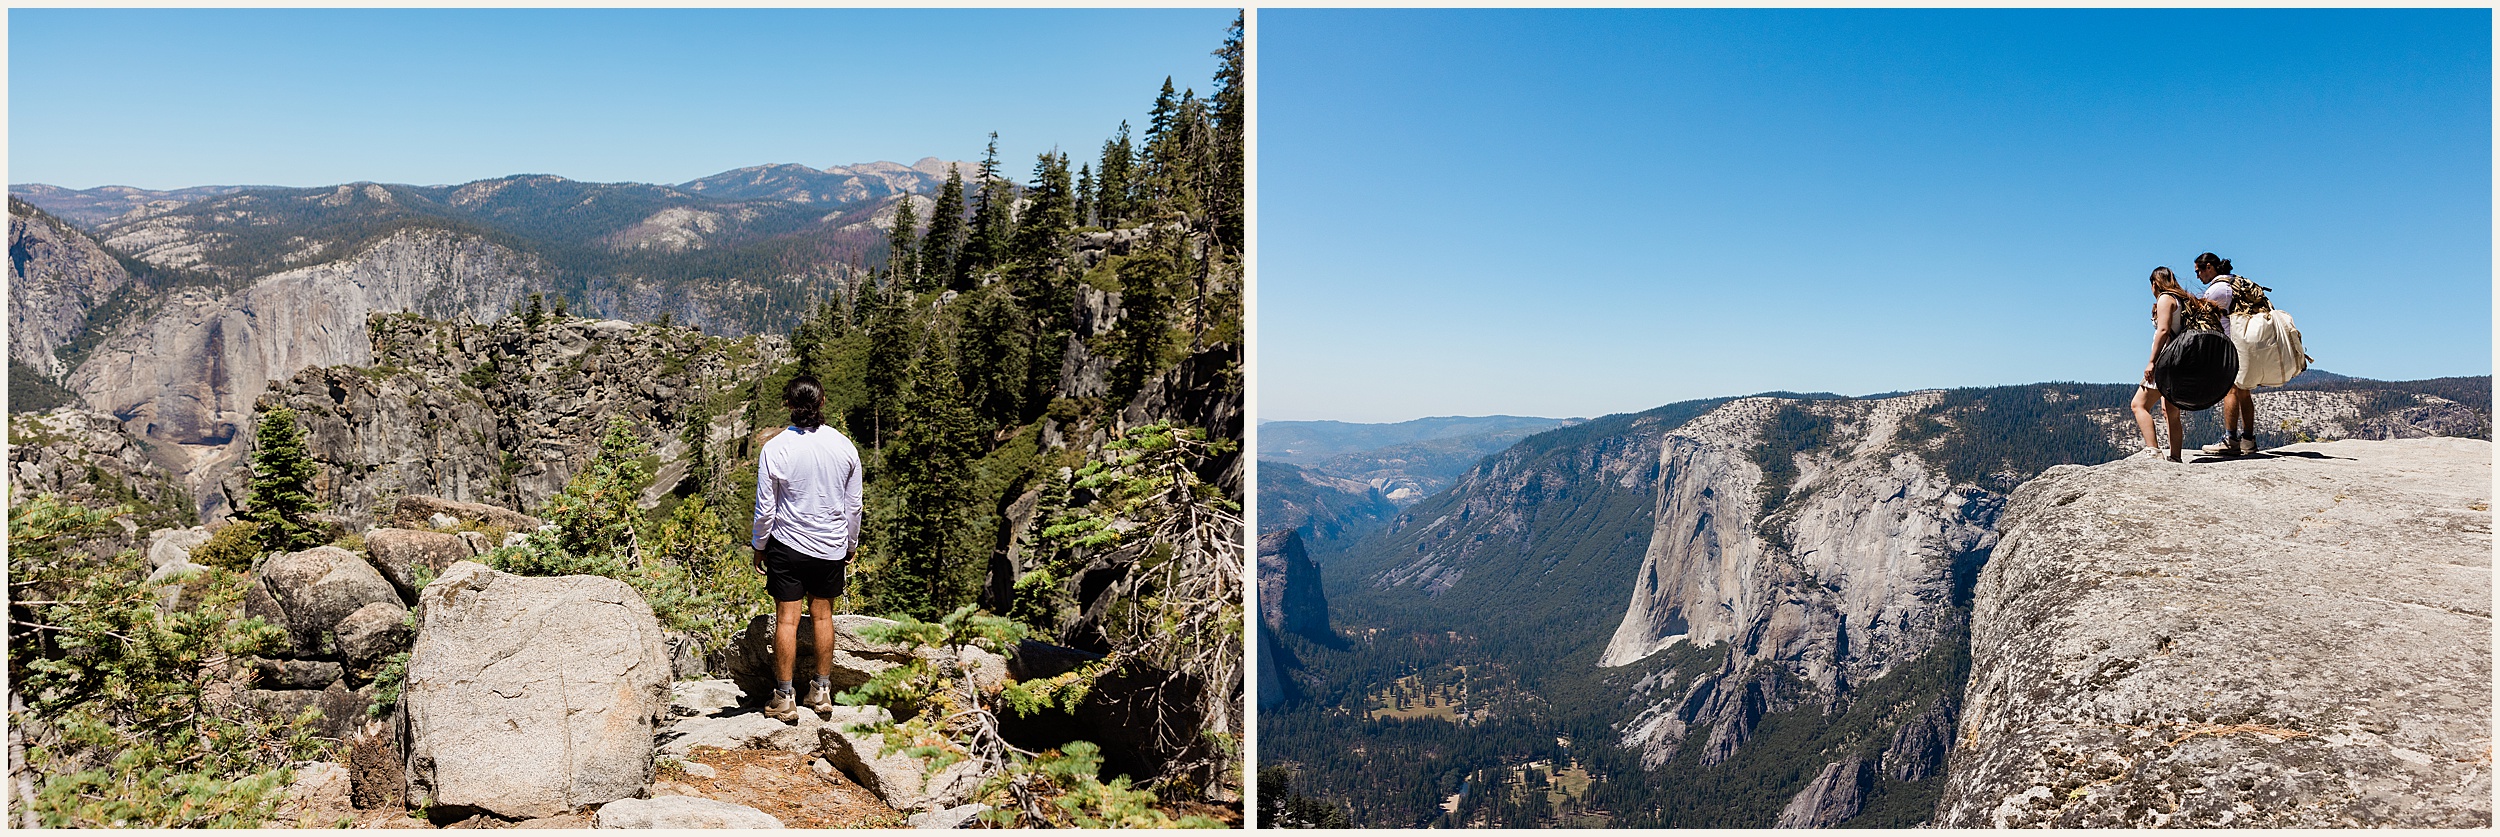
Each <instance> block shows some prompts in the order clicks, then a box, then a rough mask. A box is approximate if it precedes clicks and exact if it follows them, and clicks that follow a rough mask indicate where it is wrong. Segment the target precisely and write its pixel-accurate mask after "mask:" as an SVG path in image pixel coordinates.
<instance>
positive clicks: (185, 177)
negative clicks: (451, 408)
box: [8, 9, 1234, 189]
mask: <svg viewBox="0 0 2500 837" xmlns="http://www.w3.org/2000/svg"><path fill="white" fill-rule="evenodd" d="M1233 16H1234V12H1233V11H1232V10H1230V9H1180V10H1100V9H1097V10H1076V11H1063V10H996V9H956V10H939V9H923V10H902V11H876V10H823V9H805V10H738V11H706V10H593V9H556V10H477V9H425V10H301V9H282V10H172V9H126V10H59V9H12V10H10V11H9V137H8V140H9V160H8V165H9V170H8V181H9V182H11V183H26V182H43V183H51V184H53V185H57V186H68V187H72V188H88V187H93V186H101V185H106V184H121V185H128V186H138V187H142V188H151V189H165V188H175V187H183V186H198V185H207V184H269V185H282V186H320V185H329V184H335V183H345V182H351V181H357V180H375V181H382V182H392V183H413V184H438V183H462V182H467V181H470V180H476V179H480V178H487V177H499V176H503V175H508V174H518V173H546V174H556V175H561V176H564V177H569V178H573V179H576V180H593V181H619V180H632V181H641V182H657V183H677V182H683V181H686V180H691V179H694V178H697V177H702V176H704V175H709V174H714V173H717V172H721V171H725V170H728V169H733V168H740V167H745V166H753V165H761V164H766V163H804V164H807V165H811V166H818V167H823V166H828V165H841V164H849V163H862V162H869V161H874V160H894V161H898V162H903V163H910V162H912V161H914V160H917V159H919V158H921V157H925V156H938V157H944V158H948V159H966V160H971V159H978V158H979V157H980V155H981V148H982V144H983V143H984V142H985V141H986V140H987V137H988V134H989V132H991V131H997V132H998V133H999V154H1000V159H1001V160H1003V161H1005V162H1006V167H1007V170H1008V171H1009V172H1011V173H1013V174H1014V175H1016V176H1018V177H1022V176H1024V175H1025V174H1027V173H1029V171H1030V170H1031V168H1032V164H1033V163H1032V161H1033V158H1034V156H1035V155H1037V154H1039V153H1041V152H1043V151H1045V150H1047V149H1049V148H1051V147H1052V146H1054V145H1056V146H1058V147H1060V148H1061V149H1062V150H1065V151H1068V152H1069V155H1070V157H1071V158H1091V157H1093V156H1095V155H1096V154H1097V152H1098V151H1099V150H1100V145H1101V143H1102V141H1103V140H1104V139H1106V138H1108V137H1109V136H1110V135H1111V134H1112V132H1113V131H1114V130H1115V129H1116V128H1117V127H1118V125H1119V123H1120V120H1122V119H1127V120H1129V121H1130V122H1131V124H1132V125H1135V126H1138V129H1139V130H1141V131H1142V130H1143V127H1142V124H1140V123H1142V121H1143V120H1144V116H1145V113H1146V111H1147V110H1148V108H1149V106H1151V105H1152V104H1153V101H1154V96H1155V92H1156V90H1157V89H1159V87H1160V86H1161V84H1162V82H1163V78H1164V77H1165V76H1167V75H1169V76H1172V77H1173V84H1174V85H1175V86H1176V87H1179V88H1196V89H1197V90H1198V91H1199V93H1200V94H1201V95H1203V94H1205V93H1206V92H1207V90H1208V87H1209V79H1211V78H1212V77H1213V75H1214V73H1215V70H1216V66H1217V65H1216V59H1215V57H1214V56H1212V55H1210V54H1209V53H1210V52H1212V51H1213V50H1214V49H1216V47H1218V46H1219V45H1221V44H1222V42H1223V40H1224V30H1225V27H1226V26H1228V25H1230V24H1231V23H1232V19H1233Z"/></svg>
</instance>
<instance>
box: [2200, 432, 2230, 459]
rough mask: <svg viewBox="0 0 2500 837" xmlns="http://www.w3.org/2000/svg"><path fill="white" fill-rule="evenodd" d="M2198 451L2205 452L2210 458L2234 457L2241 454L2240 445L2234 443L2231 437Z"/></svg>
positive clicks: (2223, 438) (2225, 437)
mask: <svg viewBox="0 0 2500 837" xmlns="http://www.w3.org/2000/svg"><path fill="white" fill-rule="evenodd" d="M2197 450H2199V451H2203V452H2204V453H2205V454H2206V455H2208V456H2232V455H2237V454H2238V453H2239V452H2240V449H2239V444H2238V443H2237V442H2234V441H2232V440H2231V437H2229V436H2224V437H2222V441H2219V442H2215V443H2213V444H2210V445H2206V446H2204V447H2201V448H2197Z"/></svg>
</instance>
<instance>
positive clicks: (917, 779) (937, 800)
mask: <svg viewBox="0 0 2500 837" xmlns="http://www.w3.org/2000/svg"><path fill="white" fill-rule="evenodd" d="M818 734H819V735H821V736H823V747H824V750H823V752H824V753H825V758H826V759H827V760H828V761H831V762H832V763H833V766H834V767H835V768H836V769H838V770H841V771H842V772H843V773H845V774H847V775H849V776H850V777H851V778H852V779H853V780H854V781H857V782H859V783H860V785H861V786H862V787H866V788H867V789H869V790H870V791H873V792H875V793H876V794H877V798H879V799H883V800H885V804H887V805H891V806H894V809H895V810H897V811H931V810H941V809H945V808H952V807H954V806H956V805H960V804H963V802H964V800H965V799H966V798H967V797H968V796H970V795H971V793H972V792H973V790H974V789H976V788H978V787H979V786H980V784H981V779H982V778H983V777H982V775H981V773H980V772H979V770H978V769H977V768H975V767H974V763H973V762H972V761H958V762H956V763H954V764H951V765H948V766H947V767H945V768H943V769H941V770H938V771H937V772H936V773H934V774H933V773H931V772H930V771H929V765H928V762H925V761H922V760H921V759H920V758H919V757H917V756H912V755H908V754H905V753H903V752H902V751H900V750H895V751H892V752H888V747H887V746H886V743H885V736H883V735H881V734H878V733H872V732H855V731H853V730H852V729H850V728H849V727H847V726H843V725H838V724H826V725H825V726H823V727H822V728H820V732H819V733H818Z"/></svg>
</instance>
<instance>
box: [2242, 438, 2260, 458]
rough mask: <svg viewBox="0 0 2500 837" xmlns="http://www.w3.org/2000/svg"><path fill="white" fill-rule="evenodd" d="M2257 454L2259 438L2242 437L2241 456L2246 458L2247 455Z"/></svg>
mask: <svg viewBox="0 0 2500 837" xmlns="http://www.w3.org/2000/svg"><path fill="white" fill-rule="evenodd" d="M2256 452H2257V437H2255V436H2242V437H2240V454H2241V455H2243V456H2245V455H2247V454H2252V453H2256Z"/></svg>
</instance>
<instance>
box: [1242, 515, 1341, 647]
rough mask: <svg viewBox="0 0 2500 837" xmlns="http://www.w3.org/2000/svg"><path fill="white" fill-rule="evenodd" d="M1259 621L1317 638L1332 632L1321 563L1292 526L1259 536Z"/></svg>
mask: <svg viewBox="0 0 2500 837" xmlns="http://www.w3.org/2000/svg"><path fill="white" fill-rule="evenodd" d="M1259 621H1260V622H1261V623H1263V624H1265V625H1267V627H1268V628H1269V629H1270V630H1275V631H1282V632H1285V633H1290V634H1300V635H1303V636H1307V637H1312V638H1314V639H1324V638H1326V637H1328V636H1329V635H1330V628H1329V626H1328V596H1327V594H1325V593H1323V592H1321V591H1320V586H1319V566H1318V565H1316V564H1313V563H1311V556H1310V553H1308V552H1306V551H1304V549H1303V548H1302V536H1301V535H1299V534H1297V533H1296V532H1294V530H1292V529H1285V530H1281V531H1275V532H1269V533H1267V534H1264V535H1260V536H1259Z"/></svg>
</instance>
